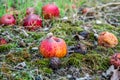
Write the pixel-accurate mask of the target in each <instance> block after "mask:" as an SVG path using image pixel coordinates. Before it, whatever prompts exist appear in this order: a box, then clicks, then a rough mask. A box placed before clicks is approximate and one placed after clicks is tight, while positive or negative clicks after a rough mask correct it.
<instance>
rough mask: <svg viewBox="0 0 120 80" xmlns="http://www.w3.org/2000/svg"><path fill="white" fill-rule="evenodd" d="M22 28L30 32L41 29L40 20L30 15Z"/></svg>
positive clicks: (36, 16) (34, 15)
mask: <svg viewBox="0 0 120 80" xmlns="http://www.w3.org/2000/svg"><path fill="white" fill-rule="evenodd" d="M23 26H24V27H25V28H26V29H28V30H30V31H34V30H36V29H38V28H41V27H42V19H41V18H40V17H39V16H38V15H36V14H30V15H28V16H26V18H25V19H24V22H23Z"/></svg>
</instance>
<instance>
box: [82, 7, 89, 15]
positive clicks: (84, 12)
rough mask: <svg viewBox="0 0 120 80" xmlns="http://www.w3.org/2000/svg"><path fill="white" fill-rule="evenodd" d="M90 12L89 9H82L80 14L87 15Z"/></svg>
mask: <svg viewBox="0 0 120 80" xmlns="http://www.w3.org/2000/svg"><path fill="white" fill-rule="evenodd" d="M89 11H90V9H89V8H83V9H82V14H87V13H88V12H89Z"/></svg>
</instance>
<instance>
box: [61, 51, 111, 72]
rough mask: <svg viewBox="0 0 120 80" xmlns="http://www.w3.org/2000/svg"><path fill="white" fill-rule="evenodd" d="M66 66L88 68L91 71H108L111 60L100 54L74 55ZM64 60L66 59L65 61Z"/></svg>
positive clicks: (66, 62)
mask: <svg viewBox="0 0 120 80" xmlns="http://www.w3.org/2000/svg"><path fill="white" fill-rule="evenodd" d="M67 59H68V60H65V62H64V65H73V66H76V67H87V68H89V69H91V70H106V69H107V68H108V67H109V58H108V57H103V56H102V55H100V54H87V55H82V54H77V53H74V54H72V55H71V56H70V57H69V58H67ZM63 60H64V59H63Z"/></svg>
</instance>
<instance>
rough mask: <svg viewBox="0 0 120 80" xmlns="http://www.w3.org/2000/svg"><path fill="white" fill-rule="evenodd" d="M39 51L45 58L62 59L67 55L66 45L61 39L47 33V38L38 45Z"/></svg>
mask: <svg viewBox="0 0 120 80" xmlns="http://www.w3.org/2000/svg"><path fill="white" fill-rule="evenodd" d="M39 51H40V54H42V56H43V57H45V58H51V57H58V58H62V57H64V56H65V55H66V54H67V45H66V42H65V41H64V40H63V39H61V38H58V37H55V36H53V35H52V33H48V36H47V38H46V39H44V40H42V42H41V43H40V46H39Z"/></svg>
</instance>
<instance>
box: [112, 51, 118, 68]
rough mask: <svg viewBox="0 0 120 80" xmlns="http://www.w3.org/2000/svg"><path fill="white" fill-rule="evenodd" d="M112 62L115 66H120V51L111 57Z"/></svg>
mask: <svg viewBox="0 0 120 80" xmlns="http://www.w3.org/2000/svg"><path fill="white" fill-rule="evenodd" d="M110 63H111V64H112V65H114V67H115V68H118V67H119V66H120V53H115V54H113V55H112V56H111V58H110Z"/></svg>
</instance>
